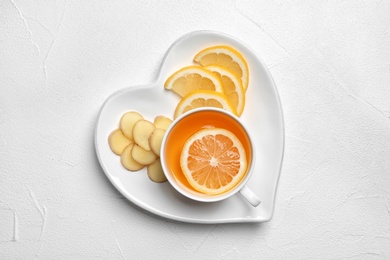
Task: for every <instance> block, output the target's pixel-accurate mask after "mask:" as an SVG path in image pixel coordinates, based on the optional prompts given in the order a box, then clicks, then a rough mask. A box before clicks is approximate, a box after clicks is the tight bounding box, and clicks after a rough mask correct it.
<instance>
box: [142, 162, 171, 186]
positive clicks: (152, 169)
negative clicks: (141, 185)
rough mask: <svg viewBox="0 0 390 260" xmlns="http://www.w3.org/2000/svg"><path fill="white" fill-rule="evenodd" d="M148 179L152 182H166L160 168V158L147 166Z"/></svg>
mask: <svg viewBox="0 0 390 260" xmlns="http://www.w3.org/2000/svg"><path fill="white" fill-rule="evenodd" d="M147 171H148V177H149V179H151V180H152V181H154V182H159V183H161V182H166V181H167V178H166V177H165V174H164V171H163V169H162V167H161V162H160V158H158V159H157V160H156V161H155V162H153V163H152V164H149V165H148V166H147Z"/></svg>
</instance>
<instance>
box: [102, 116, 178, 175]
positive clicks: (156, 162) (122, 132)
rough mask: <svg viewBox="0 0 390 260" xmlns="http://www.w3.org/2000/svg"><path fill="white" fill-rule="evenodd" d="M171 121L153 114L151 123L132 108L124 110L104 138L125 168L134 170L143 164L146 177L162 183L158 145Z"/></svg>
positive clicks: (139, 168)
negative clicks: (113, 128) (106, 138)
mask: <svg viewBox="0 0 390 260" xmlns="http://www.w3.org/2000/svg"><path fill="white" fill-rule="evenodd" d="M171 123H172V120H171V119H169V118H168V117H166V116H163V115H159V116H156V117H155V118H154V121H153V123H152V122H150V121H148V120H145V119H144V117H143V116H142V115H141V114H140V113H138V112H136V111H129V112H126V113H124V114H123V115H122V117H121V119H120V123H119V125H120V127H119V128H118V129H115V130H114V131H112V132H111V134H110V135H109V137H108V142H109V145H110V148H111V150H112V151H113V152H114V153H115V154H117V155H119V156H120V159H121V164H122V166H123V167H124V168H125V169H127V170H129V171H132V172H135V171H139V170H141V169H142V168H144V167H145V166H147V173H148V177H149V179H150V180H152V181H154V182H165V181H166V180H167V179H166V178H165V174H164V172H163V170H162V167H161V162H160V148H161V143H162V139H163V137H164V134H165V132H166V129H168V127H169V125H170V124H171Z"/></svg>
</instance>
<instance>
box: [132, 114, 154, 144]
mask: <svg viewBox="0 0 390 260" xmlns="http://www.w3.org/2000/svg"><path fill="white" fill-rule="evenodd" d="M155 128H156V127H155V126H154V124H152V123H151V122H149V121H147V120H143V119H142V120H139V121H138V122H137V123H135V125H134V127H133V139H134V142H135V143H136V144H138V145H139V146H141V147H142V148H144V149H145V150H147V151H150V150H151V149H150V146H149V137H150V135H151V134H152V132H153V131H154V129H155Z"/></svg>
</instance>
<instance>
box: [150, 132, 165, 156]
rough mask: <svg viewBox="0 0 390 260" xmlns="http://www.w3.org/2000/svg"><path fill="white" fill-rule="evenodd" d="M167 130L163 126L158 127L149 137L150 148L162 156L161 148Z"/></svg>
mask: <svg viewBox="0 0 390 260" xmlns="http://www.w3.org/2000/svg"><path fill="white" fill-rule="evenodd" d="M165 132H166V131H165V130H164V129H162V128H156V129H154V131H153V132H152V134H151V135H150V137H149V146H150V149H151V150H152V151H153V152H154V153H155V154H156V155H157V156H160V149H161V143H162V139H163V138H164V135H165Z"/></svg>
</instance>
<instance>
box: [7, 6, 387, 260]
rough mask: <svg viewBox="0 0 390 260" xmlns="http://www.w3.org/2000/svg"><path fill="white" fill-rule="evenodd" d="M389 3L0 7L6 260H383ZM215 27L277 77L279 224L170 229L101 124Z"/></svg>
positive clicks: (178, 225) (178, 226)
mask: <svg viewBox="0 0 390 260" xmlns="http://www.w3.org/2000/svg"><path fill="white" fill-rule="evenodd" d="M389 13H390V2H389V1H284V0H283V1H281V0H280V1H279V0H277V1H66V2H65V1H43V0H36V1H19V0H1V1H0V258H1V259H99V258H102V259H151V258H158V259H206V258H209V259H244V258H247V259H255V258H257V259H258V258H261V259H389V258H390V18H389ZM203 29H207V30H217V31H220V32H224V33H227V34H230V35H231V36H233V37H236V38H238V39H240V40H241V41H243V42H244V43H246V44H247V45H248V46H249V47H251V48H252V49H253V50H254V51H255V52H256V53H257V54H258V55H259V56H260V57H261V58H262V60H263V61H264V62H265V64H266V65H267V67H268V68H269V70H270V72H271V74H272V76H273V77H274V80H275V83H276V85H277V87H278V91H279V94H280V98H281V102H282V106H283V110H284V117H285V127H286V147H285V157H284V162H283V167H282V173H281V177H280V181H279V187H278V192H277V196H276V204H275V212H274V216H273V218H272V220H271V221H269V222H267V223H261V224H219V225H213V224H211V225H199V224H188V223H181V222H175V221H171V220H167V219H163V218H160V217H158V216H155V215H153V214H151V213H148V212H145V211H144V210H142V209H140V208H138V207H137V206H135V205H134V204H132V203H131V202H128V201H127V200H126V199H125V198H124V197H123V196H122V195H120V193H119V192H117V191H116V189H115V188H114V187H113V186H112V185H111V183H110V182H109V181H108V179H107V177H106V176H105V175H104V173H103V171H102V169H101V168H100V166H99V164H98V161H97V158H96V155H95V151H94V145H93V131H94V125H95V121H96V117H97V113H98V111H99V108H100V106H101V105H102V103H103V102H104V100H105V99H106V98H107V97H108V96H109V95H110V94H112V93H113V92H115V91H116V90H118V89H121V88H124V87H127V86H130V85H141V84H146V83H150V82H152V81H153V80H154V79H155V77H156V76H157V72H158V69H159V65H160V62H161V60H162V57H163V55H164V53H165V51H166V50H167V49H168V47H169V46H170V44H171V43H172V42H173V41H175V40H176V39H177V38H178V37H180V36H182V35H183V34H186V33H188V32H191V31H195V30H203Z"/></svg>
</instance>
